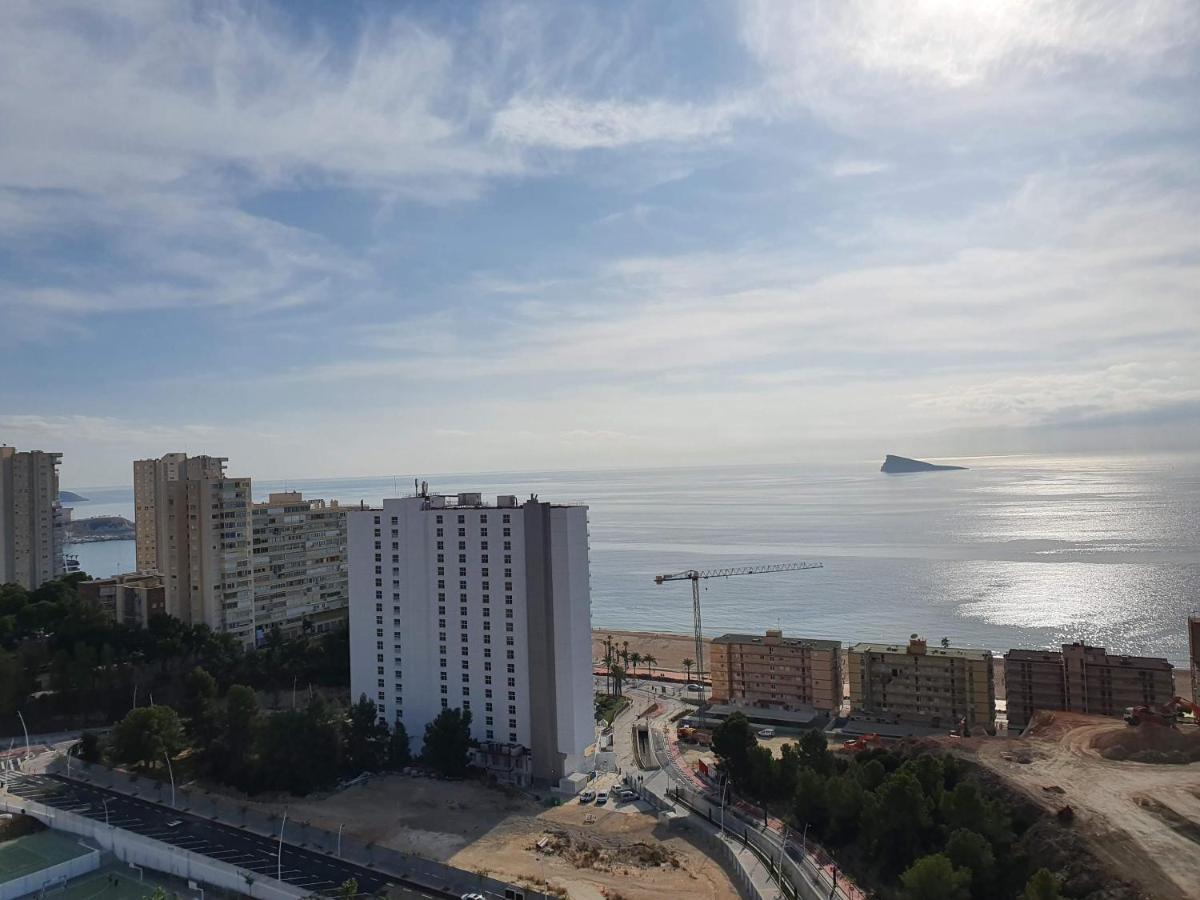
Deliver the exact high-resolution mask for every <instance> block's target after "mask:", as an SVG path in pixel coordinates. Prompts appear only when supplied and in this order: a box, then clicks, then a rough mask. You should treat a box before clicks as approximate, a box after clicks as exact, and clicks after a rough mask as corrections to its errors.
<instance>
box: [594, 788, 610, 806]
mask: <svg viewBox="0 0 1200 900" xmlns="http://www.w3.org/2000/svg"><path fill="white" fill-rule="evenodd" d="M607 802H608V791H601V792H600V793H598V794H597V795H596V805H597V806H603V805H604V804H605V803H607Z"/></svg>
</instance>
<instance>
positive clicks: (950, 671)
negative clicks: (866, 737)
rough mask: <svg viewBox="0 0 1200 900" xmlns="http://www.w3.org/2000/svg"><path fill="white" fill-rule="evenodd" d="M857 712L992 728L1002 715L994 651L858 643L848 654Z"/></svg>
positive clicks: (915, 642) (920, 642) (917, 642)
mask: <svg viewBox="0 0 1200 900" xmlns="http://www.w3.org/2000/svg"><path fill="white" fill-rule="evenodd" d="M847 670H848V673H849V680H850V706H851V710H852V711H853V712H854V713H861V714H864V715H868V716H876V717H880V718H882V719H884V720H885V721H890V722H905V723H915V724H921V725H927V726H929V727H932V728H953V727H956V726H957V725H958V724H959V722H960V721H961V720H964V719H965V720H966V724H967V726H968V727H970V728H986V727H989V726H991V725H992V723H993V722H994V721H995V718H996V685H995V673H994V671H993V669H992V653H991V651H990V650H973V649H964V648H959V647H932V648H931V647H929V646H928V644H927V643H926V642H925V640H924V639H922V638H920V637H918V636H917V635H915V634H914V635H913V636H912V637H911V638H910V639H909V641H908V644H907V645H904V644H855V645H854V646H853V647H851V648H850V650H849V653H848V655H847Z"/></svg>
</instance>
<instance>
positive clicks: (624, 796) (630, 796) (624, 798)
mask: <svg viewBox="0 0 1200 900" xmlns="http://www.w3.org/2000/svg"><path fill="white" fill-rule="evenodd" d="M617 797H618V799H620V801H621V802H622V803H629V802H630V801H632V800H636V799H637V792H636V791H631V790H629V789H628V788H626V789H625V790H623V791H621V793H619V794H617Z"/></svg>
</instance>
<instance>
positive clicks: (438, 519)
mask: <svg viewBox="0 0 1200 900" xmlns="http://www.w3.org/2000/svg"><path fill="white" fill-rule="evenodd" d="M437 523H438V524H439V525H441V524H442V517H441V515H440V514H439V515H438V517H437Z"/></svg>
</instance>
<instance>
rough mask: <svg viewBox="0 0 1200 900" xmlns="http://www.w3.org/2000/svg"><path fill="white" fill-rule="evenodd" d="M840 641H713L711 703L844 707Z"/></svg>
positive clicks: (742, 637) (770, 636)
mask: <svg viewBox="0 0 1200 900" xmlns="http://www.w3.org/2000/svg"><path fill="white" fill-rule="evenodd" d="M841 648H842V645H841V642H840V641H823V640H811V639H808V638H790V637H784V636H783V633H782V632H781V631H778V630H770V631H767V632H766V634H765V635H751V634H726V635H722V636H721V637H719V638H715V639H714V640H713V642H712V650H711V657H712V659H711V663H712V669H711V673H712V701H713V702H714V703H727V704H730V705H732V706H750V707H758V708H761V709H782V710H802V709H815V710H818V711H821V712H826V713H829V712H834V711H836V710H838V709H840V708H841V705H842V666H841Z"/></svg>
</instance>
